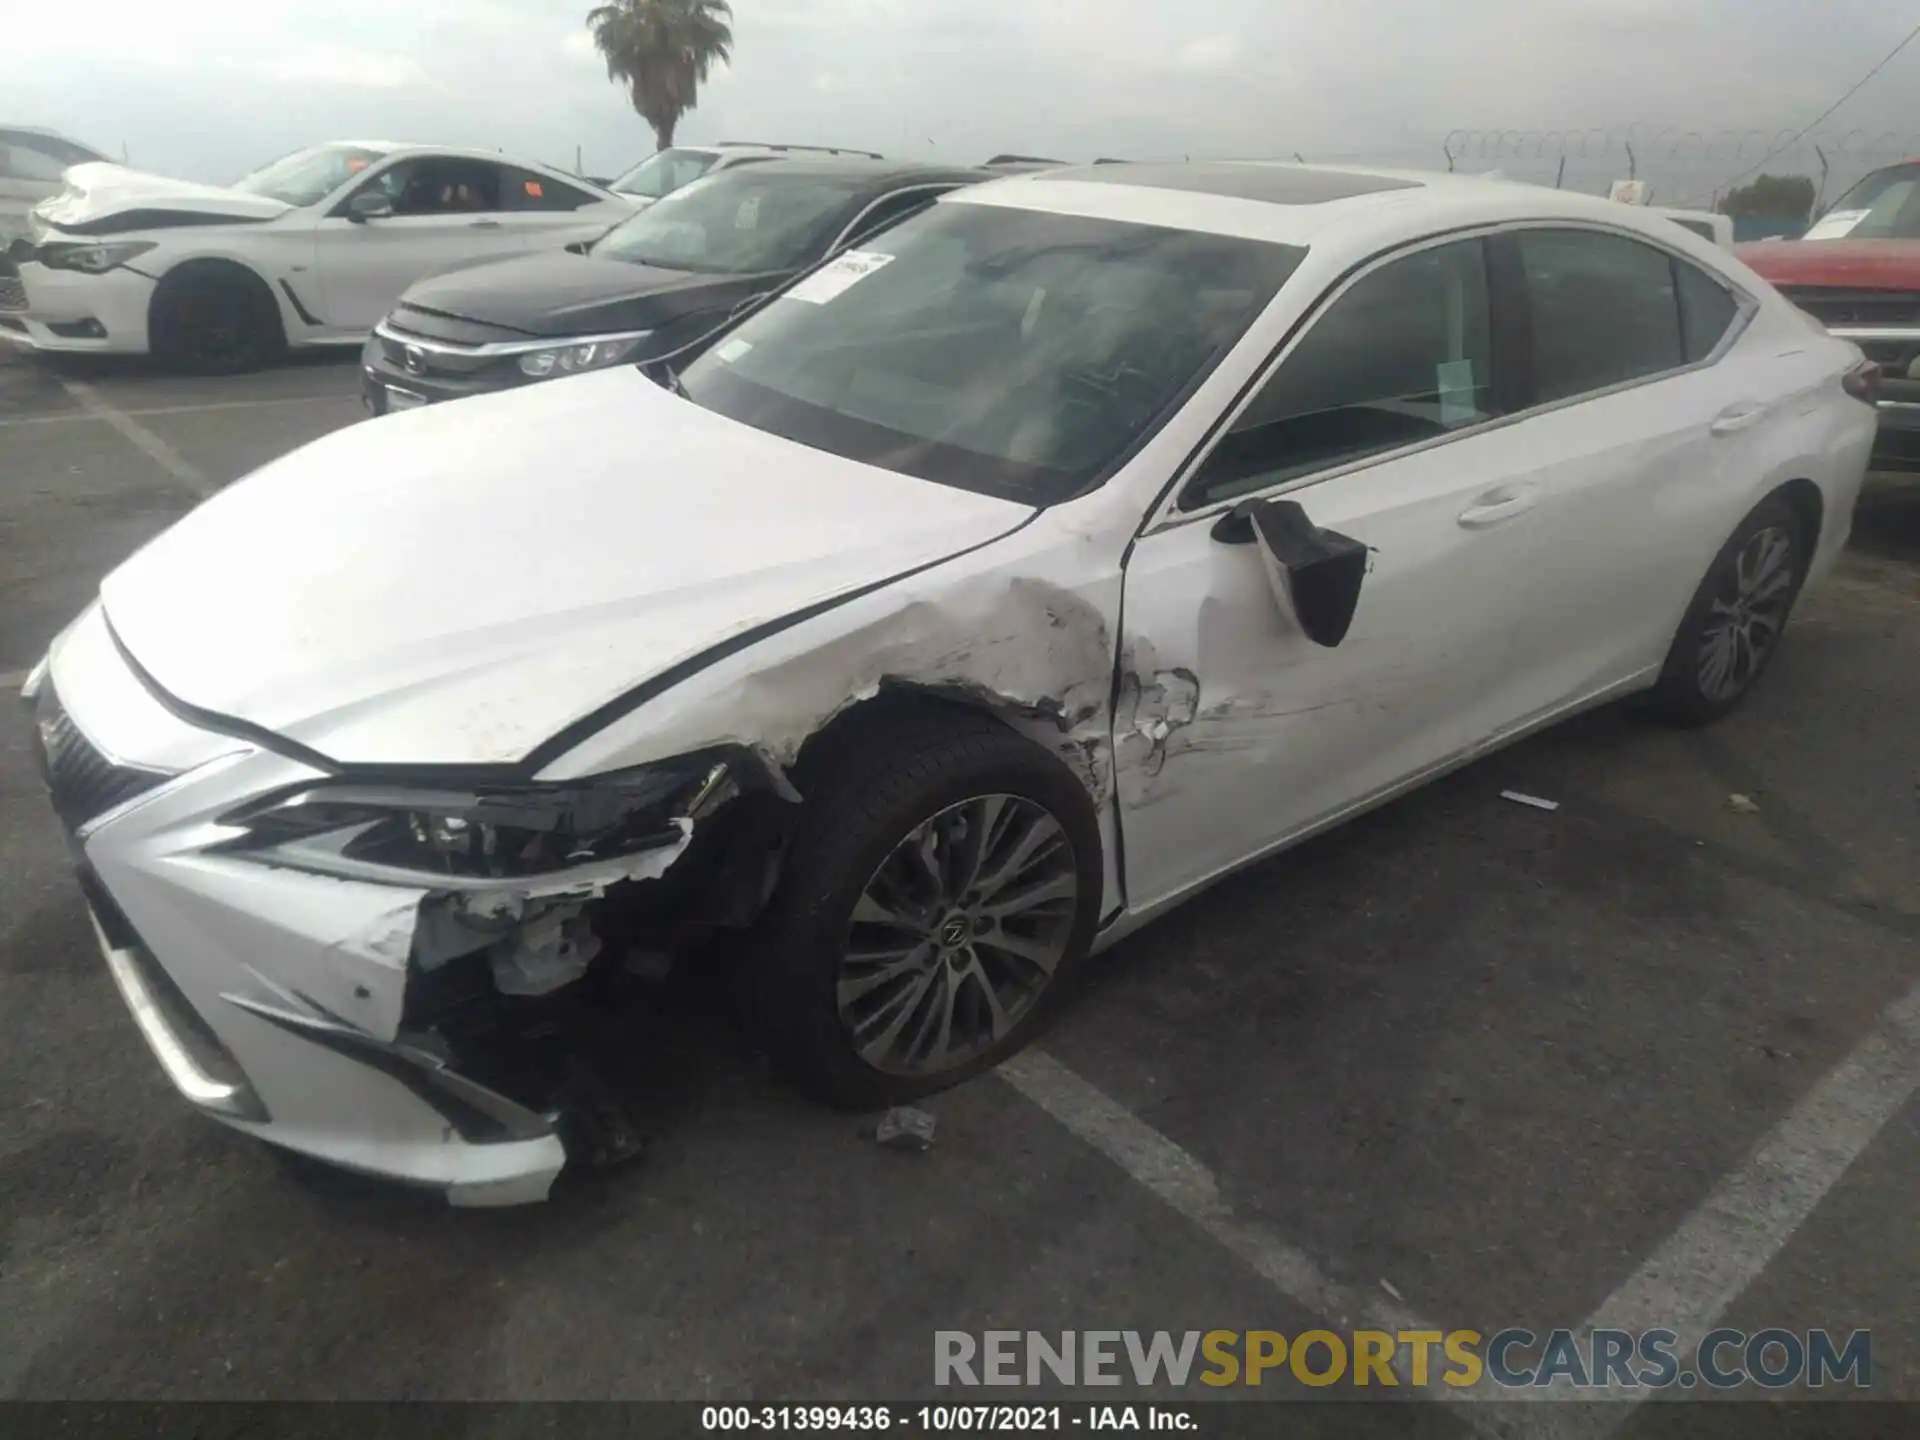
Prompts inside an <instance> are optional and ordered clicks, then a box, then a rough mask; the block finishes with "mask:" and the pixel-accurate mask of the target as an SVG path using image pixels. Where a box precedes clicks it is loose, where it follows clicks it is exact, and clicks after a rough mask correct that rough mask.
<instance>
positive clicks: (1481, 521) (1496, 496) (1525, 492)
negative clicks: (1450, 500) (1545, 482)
mask: <svg viewBox="0 0 1920 1440" xmlns="http://www.w3.org/2000/svg"><path fill="white" fill-rule="evenodd" d="M1534 496H1535V489H1534V486H1533V485H1532V484H1531V483H1520V484H1514V485H1496V486H1494V487H1493V489H1491V490H1488V491H1485V492H1484V493H1482V494H1480V495H1477V496H1475V497H1474V501H1473V503H1472V504H1471V505H1469V506H1468V507H1467V508H1466V509H1464V510H1462V511H1461V512H1460V524H1461V525H1462V526H1463V527H1465V528H1466V529H1468V530H1484V529H1485V528H1486V527H1487V526H1489V525H1498V524H1499V523H1500V522H1501V521H1503V520H1511V519H1512V518H1513V517H1514V516H1516V515H1522V514H1525V513H1526V512H1527V511H1529V510H1531V509H1532V508H1533V502H1534Z"/></svg>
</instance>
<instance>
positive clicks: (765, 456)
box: [101, 367, 1032, 764]
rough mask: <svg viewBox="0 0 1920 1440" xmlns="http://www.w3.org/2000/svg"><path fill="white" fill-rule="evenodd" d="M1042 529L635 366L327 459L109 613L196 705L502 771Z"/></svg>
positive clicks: (225, 505)
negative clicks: (729, 663)
mask: <svg viewBox="0 0 1920 1440" xmlns="http://www.w3.org/2000/svg"><path fill="white" fill-rule="evenodd" d="M1031 513H1032V511H1031V509H1030V508H1029V507H1027V506H1024V505H1017V504H1013V503H1010V502H1008V501H1004V500H996V499H992V498H990V497H987V496H983V495H975V494H972V493H970V492H968V491H964V490H956V489H953V488H951V487H947V486H941V485H935V484H932V483H930V482H927V481H923V480H916V479H912V478H910V477H908V476H905V475H897V474H894V473H892V472H890V471H886V470H879V469H875V468H873V467H871V466H867V465H861V464H856V463H854V462H852V461H849V460H844V459H841V458H839V457H837V456H834V455H830V454H827V453H825V452H823V451H818V450H810V449H807V448H805V447H804V446H800V445H796V444H793V443H791V442H789V441H785V440H781V439H779V438H777V437H774V436H771V435H766V434H763V433H761V432H759V431H757V430H753V429H750V428H749V427H747V426H744V425H740V424H738V423H736V422H734V421H731V420H727V419H724V418H722V417H720V416H718V415H715V414H713V413H711V412H710V411H706V410H702V409H700V408H699V407H698V406H696V405H694V404H692V403H690V402H688V401H685V400H681V399H678V398H676V397H675V396H673V395H670V394H668V393H667V392H666V391H664V390H662V389H660V388H659V387H658V386H656V385H654V384H653V383H652V382H651V381H649V380H647V379H645V378H644V377H643V376H641V375H640V374H639V373H638V372H637V371H636V370H633V369H631V368H625V367H623V368H620V369H616V370H610V371H607V372H605V373H603V374H596V375H586V376H580V377H576V378H574V379H568V380H555V381H548V382H545V383H542V384H538V385H530V386H527V387H525V388H523V389H519V390H513V391H508V392H505V393H503V394H500V395H493V396H487V397H484V398H478V399H469V400H460V401H455V402H453V403H451V404H445V405H436V406H431V407H428V408H426V409H422V410H414V411H408V412H404V413H401V414H398V415H391V416H388V417H386V418H384V419H380V420H369V421H363V422H361V423H360V424H357V425H354V426H351V427H349V428H348V429H346V430H342V431H338V432H336V433H335V434H333V435H330V436H327V437H326V438H324V439H321V440H318V441H315V442H314V443H313V444H311V445H308V446H306V447H305V448H303V449H300V450H296V451H294V452H293V453H292V454H290V455H287V456H285V457H283V458H282V459H279V460H276V461H274V462H273V463H271V464H269V465H267V466H266V467H265V468H264V469H261V470H259V471H256V472H255V473H254V474H253V475H251V476H249V477H247V478H246V479H244V480H242V481H239V482H238V483H236V484H234V485H233V486H231V487H230V488H228V489H227V490H225V491H223V492H222V493H221V494H219V495H217V496H215V497H214V498H213V499H211V500H209V501H207V502H206V503H205V504H203V505H201V506H200V507H199V508H198V509H197V510H195V511H193V512H192V513H191V514H189V515H187V516H186V517H185V518H184V519H182V520H181V521H180V522H179V523H178V524H176V525H174V526H173V528H172V529H170V530H168V531H166V532H165V533H164V534H162V535H160V536H159V537H158V538H157V539H155V540H154V541H152V542H151V543H150V544H149V545H147V546H146V548H144V549H143V550H141V551H139V552H138V553H137V554H135V555H134V556H133V558H132V559H130V560H128V561H127V562H126V563H125V564H124V565H122V566H121V567H120V568H119V569H118V570H116V571H115V572H114V573H113V574H112V575H110V576H108V577H107V580H106V582H105V583H104V584H103V585H102V587H101V595H102V598H103V601H104V604H105V609H106V615H107V619H108V621H109V622H110V623H111V625H112V626H113V629H114V631H115V633H116V634H117V635H118V636H119V637H120V640H121V642H122V644H123V645H124V647H125V648H126V650H127V652H128V653H129V654H130V655H131V656H132V657H133V658H134V659H135V660H136V661H137V662H138V664H139V665H140V667H141V668H142V669H144V670H145V671H146V672H147V673H148V675H150V676H151V677H152V678H153V680H154V681H155V682H156V683H157V684H158V685H159V686H160V687H161V688H162V689H163V690H165V691H166V692H167V693H168V694H170V695H172V696H174V697H175V698H176V699H178V700H181V701H185V702H186V703H187V704H189V705H193V706H197V707H200V708H201V709H203V710H207V711H212V712H214V713H216V714H219V715H223V716H228V717H232V718H237V719H241V720H245V721H248V722H250V723H252V724H254V725H259V726H264V727H265V728H267V729H268V730H271V731H274V732H276V733H278V734H281V735H285V736H288V737H290V738H292V739H295V740H298V741H299V742H301V743H302V744H304V745H307V746H310V747H311V748H313V749H315V750H318V751H320V752H321V753H322V754H325V755H327V756H329V757H331V758H333V759H335V760H340V761H344V762H353V763H382V764H432V763H446V764H502V763H510V762H514V761H518V760H521V759H523V758H524V757H526V756H527V755H528V754H529V752H531V751H532V750H533V749H534V748H535V747H536V746H538V745H539V744H540V743H541V742H542V741H545V740H547V739H549V738H551V737H552V736H553V735H554V734H555V733H556V732H557V731H559V730H561V729H562V728H564V727H565V726H566V725H567V724H569V723H570V722H572V721H574V720H576V719H579V718H581V717H582V716H585V715H587V714H589V713H591V712H592V711H594V710H595V709H597V708H598V707H600V706H601V705H604V704H606V703H607V702H609V701H611V700H614V699H615V698H617V697H618V696H620V695H621V694H622V693H623V692H624V691H626V690H629V689H631V688H632V687H634V686H635V685H637V684H639V683H641V682H643V681H646V680H648V679H650V678H652V677H655V676H657V675H659V674H660V673H661V672H662V671H664V670H666V669H668V668H669V667H671V666H673V665H675V664H676V663H678V662H680V661H683V660H687V659H689V658H691V657H693V656H696V655H698V654H699V653H700V652H702V651H703V650H706V649H707V648H709V647H711V646H713V645H715V644H718V643H721V642H723V641H726V640H728V639H731V638H734V637H738V636H741V635H742V634H743V633H744V632H747V631H750V630H753V629H754V628H755V627H758V626H761V625H764V624H767V623H769V622H773V621H778V620H780V619H781V618H782V617H785V616H788V615H790V614H792V613H793V612H795V611H797V610H802V609H804V608H806V607H807V606H810V605H814V604H817V603H819V602H821V601H826V600H830V599H832V598H834V597H836V596H841V595H845V594H847V593H848V592H850V591H854V590H858V589H861V588H863V587H867V586H871V585H874V584H877V583H881V582H884V581H886V580H889V579H892V578H894V577H896V576H899V575H901V574H903V573H904V572H906V571H910V570H913V569H915V568H917V567H920V566H924V565H927V564H929V563H932V562H935V561H938V560H941V559H944V558H946V557H948V556H951V555H954V554H957V553H959V552H960V551H962V550H966V549H968V548H971V547H973V546H976V545H980V544H983V543H985V542H987V541H989V540H992V539H994V538H996V537H998V536H1000V535H1003V534H1006V533H1008V532H1009V531H1011V530H1013V529H1016V528H1017V527H1018V526H1019V525H1020V524H1021V523H1022V522H1023V521H1024V520H1025V519H1027V518H1028V516H1029V515H1030V514H1031ZM734 738H738V739H743V740H751V739H752V737H751V736H740V737H734Z"/></svg>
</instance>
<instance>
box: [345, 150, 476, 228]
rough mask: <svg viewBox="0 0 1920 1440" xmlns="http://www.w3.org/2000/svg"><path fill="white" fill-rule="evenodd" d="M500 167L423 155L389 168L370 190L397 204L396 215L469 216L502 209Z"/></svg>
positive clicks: (452, 157) (473, 161) (394, 209)
mask: <svg viewBox="0 0 1920 1440" xmlns="http://www.w3.org/2000/svg"><path fill="white" fill-rule="evenodd" d="M501 188H502V187H501V174H500V167H499V166H498V165H490V164H488V163H487V162H486V161H484V160H464V159H461V158H459V157H458V156H443V155H422V156H420V157H418V158H417V159H412V160H401V161H399V162H397V163H396V164H393V165H389V166H388V167H387V168H386V169H385V170H382V171H381V172H380V173H379V174H378V175H376V176H374V177H373V179H371V180H369V181H368V182H367V189H368V190H371V191H375V192H377V193H379V194H382V195H385V196H386V197H387V198H388V199H389V200H391V201H392V202H393V213H394V214H395V215H467V214H475V213H483V212H487V211H494V210H498V209H500V208H501V206H500V191H501Z"/></svg>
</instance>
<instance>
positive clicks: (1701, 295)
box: [1673, 260, 1740, 364]
mask: <svg viewBox="0 0 1920 1440" xmlns="http://www.w3.org/2000/svg"><path fill="white" fill-rule="evenodd" d="M1673 274H1674V280H1675V282H1676V288H1677V289H1678V290H1679V292H1680V339H1681V344H1682V348H1683V350H1684V352H1685V354H1686V357H1687V363H1688V364H1692V363H1693V362H1694V361H1696V360H1704V359H1706V358H1707V356H1709V355H1711V354H1712V353H1713V347H1714V346H1716V345H1718V344H1719V343H1720V337H1721V336H1723V335H1725V334H1726V333H1727V327H1728V326H1730V325H1732V324H1733V317H1734V316H1735V315H1737V314H1738V313H1739V310H1740V307H1739V305H1738V304H1736V303H1735V301H1734V298H1733V296H1732V294H1731V293H1729V292H1728V290H1727V287H1726V286H1724V285H1722V284H1721V283H1720V282H1719V281H1717V280H1714V279H1712V278H1711V277H1710V276H1708V275H1707V273H1706V272H1705V271H1703V270H1701V269H1700V268H1699V267H1697V266H1694V265H1689V264H1688V263H1687V262H1686V261H1684V260H1675V261H1674V262H1673Z"/></svg>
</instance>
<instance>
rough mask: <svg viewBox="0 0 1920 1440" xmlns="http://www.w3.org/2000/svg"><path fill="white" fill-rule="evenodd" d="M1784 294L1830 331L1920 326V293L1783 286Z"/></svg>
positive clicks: (1781, 288) (1833, 287)
mask: <svg viewBox="0 0 1920 1440" xmlns="http://www.w3.org/2000/svg"><path fill="white" fill-rule="evenodd" d="M1780 293H1781V294H1782V295H1784V296H1786V297H1787V299H1789V300H1791V301H1792V302H1793V303H1794V304H1795V305H1798V306H1799V307H1800V308H1801V309H1802V310H1804V311H1806V312H1807V314H1809V315H1811V316H1813V318H1814V319H1816V320H1818V321H1819V322H1820V323H1821V324H1822V325H1825V326H1827V327H1829V328H1832V327H1834V326H1862V327H1877V326H1897V325H1920V293H1915V292H1913V291H1910V290H1842V289H1839V288H1837V287H1835V286H1829V285H1782V286H1781V287H1780Z"/></svg>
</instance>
